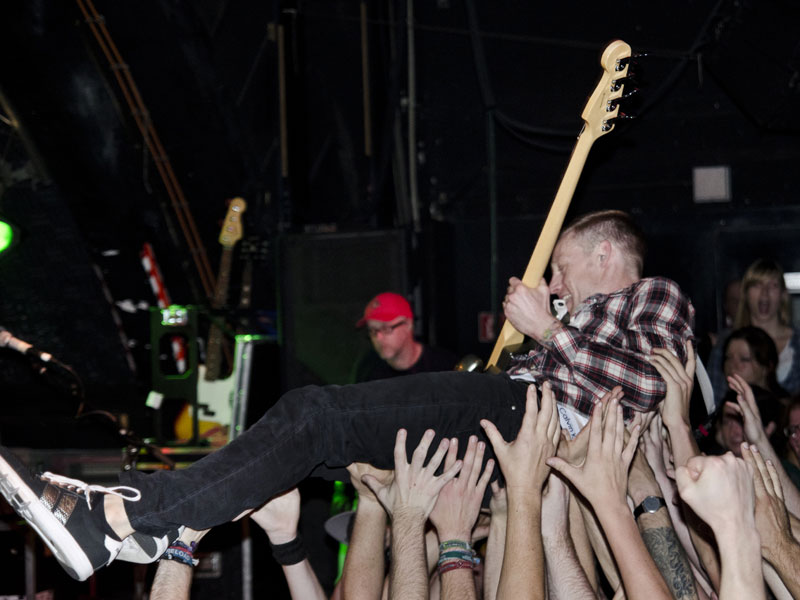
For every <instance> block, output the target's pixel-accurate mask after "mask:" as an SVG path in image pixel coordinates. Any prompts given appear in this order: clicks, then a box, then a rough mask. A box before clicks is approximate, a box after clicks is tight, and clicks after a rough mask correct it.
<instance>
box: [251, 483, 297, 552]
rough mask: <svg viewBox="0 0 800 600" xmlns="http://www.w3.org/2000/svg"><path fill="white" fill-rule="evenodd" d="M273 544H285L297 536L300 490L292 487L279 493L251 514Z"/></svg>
mask: <svg viewBox="0 0 800 600" xmlns="http://www.w3.org/2000/svg"><path fill="white" fill-rule="evenodd" d="M250 518H251V519H253V521H255V522H256V523H258V525H259V526H260V527H261V529H263V530H264V531H265V532H266V533H267V536H268V537H269V539H270V541H271V542H272V543H273V544H285V543H286V542H291V541H292V540H293V539H295V538H296V537H297V523H298V521H299V520H300V492H299V491H298V490H297V488H292V489H291V490H289V491H288V492H284V493H282V494H278V495H277V496H275V497H273V498H272V499H271V500H270V501H269V502H267V503H266V504H264V506H262V507H261V508H259V509H258V510H256V511H253V512H252V513H251V514H250Z"/></svg>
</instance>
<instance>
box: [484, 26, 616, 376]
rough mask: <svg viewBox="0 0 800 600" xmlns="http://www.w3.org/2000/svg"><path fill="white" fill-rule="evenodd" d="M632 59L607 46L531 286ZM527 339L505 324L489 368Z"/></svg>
mask: <svg viewBox="0 0 800 600" xmlns="http://www.w3.org/2000/svg"><path fill="white" fill-rule="evenodd" d="M630 56H631V47H630V46H629V45H628V44H626V43H625V42H623V41H622V40H614V41H613V42H611V43H610V44H609V45H608V46H606V49H605V50H604V51H603V55H602V56H601V57H600V64H601V65H602V66H603V75H602V76H601V77H600V81H599V82H598V84H597V86H596V87H595V89H594V91H593V92H592V95H591V96H589V100H588V102H587V103H586V106H585V107H584V109H583V112H582V113H581V118H582V119H583V122H584V125H583V129H582V130H581V133H580V134H579V135H578V140H577V142H576V143H575V148H574V149H573V150H572V156H570V159H569V163H568V164H567V168H566V170H565V171H564V176H563V177H562V178H561V183H560V184H559V186H558V191H557V192H556V197H555V198H554V199H553V204H552V206H551V207H550V212H549V213H548V215H547V219H546V220H545V223H544V226H543V227H542V233H541V234H540V235H539V240H538V241H537V242H536V247H535V248H534V250H533V254H532V255H531V259H530V261H528V267H527V268H526V269H525V273H524V274H523V276H522V282H523V283H524V284H525V285H527V286H528V287H536V286H538V285H539V282H540V281H541V280H542V277H543V276H544V272H545V270H546V269H547V263H548V261H549V260H550V255H551V254H552V253H553V248H555V245H556V242H557V241H558V235H559V233H560V232H561V226H562V225H563V224H564V218H565V217H566V215H567V210H568V209H569V204H570V202H571V201H572V196H573V194H574V193H575V188H576V187H577V185H578V179H580V176H581V172H582V171H583V166H584V165H585V164H586V157H587V156H589V150H591V148H592V144H593V143H594V141H595V140H596V139H597V138H598V137H600V136H602V135H605V134H606V133H608V132H609V131H611V130H612V129H613V128H614V125H613V121H614V119H616V117H617V115H618V114H619V106H618V102H619V100H620V98H621V97H622V93H623V88H624V83H623V82H624V80H625V78H626V77H627V75H628V64H627V62H626V61H624V60H623V59H627V58H629V57H630ZM524 337H525V336H524V335H523V334H521V333H520V332H518V331H517V330H516V329H514V326H513V325H511V323H510V322H509V321H506V322H505V323H503V328H502V329H501V331H500V335H499V336H498V337H497V342H496V343H495V345H494V349H493V350H492V354H491V356H490V357H489V361H488V366H490V367H492V366H496V365H497V362H498V360H499V358H500V355H501V354H502V351H503V348H505V347H506V346H509V345H511V344H518V343H520V342H522V340H523V339H524Z"/></svg>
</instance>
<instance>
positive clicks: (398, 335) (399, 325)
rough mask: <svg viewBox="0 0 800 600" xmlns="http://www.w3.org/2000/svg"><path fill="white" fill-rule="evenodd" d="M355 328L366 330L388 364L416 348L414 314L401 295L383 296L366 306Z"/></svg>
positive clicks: (379, 295)
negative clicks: (364, 328)
mask: <svg viewBox="0 0 800 600" xmlns="http://www.w3.org/2000/svg"><path fill="white" fill-rule="evenodd" d="M356 327H366V328H367V333H368V334H369V339H370V341H371V342H372V347H373V348H375V352H377V353H378V356H380V357H381V358H382V359H383V360H385V361H386V362H388V363H389V364H393V363H394V362H395V361H397V360H399V359H401V358H402V357H404V356H405V355H406V354H408V353H409V352H411V351H412V350H413V348H414V344H415V341H414V313H413V312H412V311H411V305H410V304H409V303H408V300H406V299H405V298H403V296H401V295H400V294H395V293H393V292H383V293H382V294H378V295H377V296H375V297H374V298H373V299H372V300H370V301H369V302H368V303H367V306H366V307H365V308H364V316H363V317H361V319H359V320H358V322H357V323H356Z"/></svg>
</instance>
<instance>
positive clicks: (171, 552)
mask: <svg viewBox="0 0 800 600" xmlns="http://www.w3.org/2000/svg"><path fill="white" fill-rule="evenodd" d="M196 548H197V542H190V543H189V545H188V546H187V545H186V544H185V543H183V542H182V541H180V540H175V541H174V542H172V544H171V545H170V547H169V548H167V549H166V551H165V552H164V554H162V555H161V560H174V561H177V562H179V563H183V564H184V565H186V566H187V567H196V566H197V563H198V562H200V561H198V560H197V559H196V558H195V557H194V551H195V549H196Z"/></svg>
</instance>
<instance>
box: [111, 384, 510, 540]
mask: <svg viewBox="0 0 800 600" xmlns="http://www.w3.org/2000/svg"><path fill="white" fill-rule="evenodd" d="M525 390H526V385H525V384H524V383H522V382H519V381H514V380H512V379H510V378H509V377H508V376H506V375H505V374H501V375H488V374H484V373H457V372H451V371H448V372H442V373H422V374H419V375H410V376H407V377H395V378H392V379H386V380H382V381H371V382H368V383H360V384H356V385H347V386H326V387H317V386H308V387H304V388H300V389H296V390H292V391H290V392H288V393H286V394H284V395H283V396H282V397H281V399H280V400H278V402H277V403H276V404H275V405H274V406H273V407H272V408H270V409H269V410H268V411H267V412H266V413H265V414H264V416H263V417H261V419H259V421H258V422H256V423H255V424H254V425H253V426H252V427H251V428H250V429H248V430H247V431H246V432H245V433H243V434H242V435H241V436H239V438H237V439H236V440H234V441H233V442H231V443H230V444H228V445H227V446H224V447H223V448H221V449H219V450H217V451H216V452H214V453H213V454H211V455H209V456H207V457H205V458H203V459H202V460H199V461H198V462H196V463H195V464H194V465H192V466H191V467H189V468H188V469H182V470H178V471H159V472H157V473H153V474H149V475H145V474H143V473H138V472H131V473H123V474H122V475H120V480H121V483H122V484H123V485H130V486H132V487H135V488H137V489H139V490H140V491H141V493H142V498H141V500H140V501H139V502H126V503H125V508H126V511H127V514H128V518H129V520H130V522H131V525H132V526H133V528H134V529H136V530H137V531H141V532H143V533H147V534H150V535H163V534H164V533H166V532H167V531H168V530H169V529H172V528H174V527H176V526H178V525H186V526H188V527H191V528H193V529H206V528H208V527H212V526H214V525H219V524H221V523H225V522H228V521H230V520H231V519H233V518H234V517H236V516H237V515H239V514H240V513H241V512H242V511H244V510H246V509H249V508H254V507H257V506H259V505H261V504H263V503H264V502H265V501H266V500H267V499H269V498H270V497H272V496H274V495H275V494H277V493H279V492H282V491H284V490H287V489H289V488H291V487H293V486H295V485H297V484H298V483H299V482H300V481H301V480H303V479H305V478H306V477H308V476H309V475H311V474H315V475H319V474H321V473H320V470H321V469H337V468H341V467H345V466H347V465H349V464H350V463H352V462H369V463H371V464H373V465H374V466H376V467H379V468H383V469H392V468H394V459H393V449H394V440H395V434H396V433H397V430H398V429H399V428H401V427H404V428H405V429H407V430H408V442H407V451H408V454H409V457H410V455H411V452H412V451H413V449H414V448H415V447H416V445H417V443H418V442H419V440H420V438H421V437H422V434H423V433H424V432H425V430H426V429H434V430H435V431H436V441H435V442H434V443H433V444H432V445H431V450H430V452H429V455H430V454H432V453H433V451H434V450H435V448H436V445H437V444H438V440H440V439H441V438H442V437H448V438H450V437H457V438H458V439H459V450H460V451H459V455H463V452H464V449H465V448H466V441H467V439H468V438H469V436H470V435H472V434H477V435H478V436H479V438H480V439H483V440H485V441H487V442H488V440H486V438H485V436H484V435H483V430H482V429H481V427H480V424H479V421H480V420H481V419H484V418H485V419H489V420H490V421H492V422H493V423H494V424H495V425H497V427H498V429H499V430H500V432H501V433H502V434H503V436H504V437H505V439H506V440H508V439H512V438H514V437H516V435H517V433H518V431H519V426H520V423H521V421H522V415H523V413H524V411H525ZM487 446H488V448H487V453H486V457H485V458H484V460H487V459H488V458H490V457H491V456H492V455H493V454H492V452H491V445H488V443H487Z"/></svg>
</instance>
